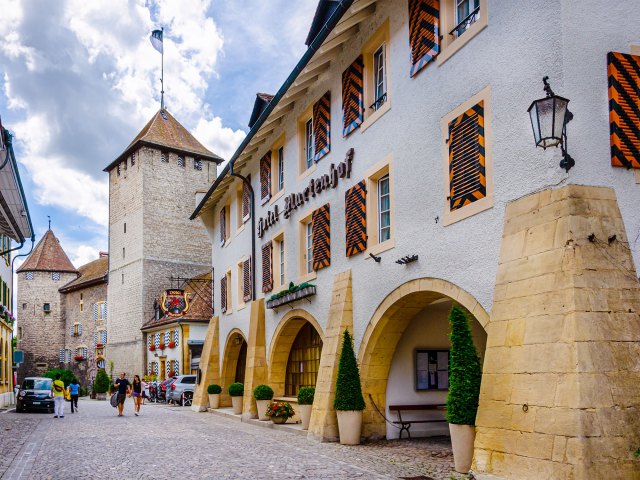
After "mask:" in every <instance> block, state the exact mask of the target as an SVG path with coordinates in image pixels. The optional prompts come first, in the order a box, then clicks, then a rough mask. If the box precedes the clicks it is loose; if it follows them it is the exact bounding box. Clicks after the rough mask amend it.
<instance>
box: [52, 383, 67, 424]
mask: <svg viewBox="0 0 640 480" xmlns="http://www.w3.org/2000/svg"><path fill="white" fill-rule="evenodd" d="M51 393H52V394H53V408H54V417H53V418H64V382H63V381H62V380H60V374H59V373H56V379H55V380H54V381H53V383H52V384H51Z"/></svg>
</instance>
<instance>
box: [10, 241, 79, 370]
mask: <svg viewBox="0 0 640 480" xmlns="http://www.w3.org/2000/svg"><path fill="white" fill-rule="evenodd" d="M17 274H18V304H17V305H16V311H17V313H18V349H19V350H22V351H23V352H24V363H22V364H21V365H20V369H19V371H18V379H19V380H22V379H23V378H24V377H25V376H32V375H42V374H43V373H45V372H46V371H47V370H49V369H52V368H59V367H60V358H59V352H60V349H61V348H64V344H65V322H64V318H63V312H62V310H63V309H62V305H61V296H60V292H59V291H58V289H59V288H60V287H61V286H63V285H65V284H67V283H69V282H70V281H72V280H74V279H76V278H77V277H78V271H77V270H76V269H75V267H74V266H73V264H72V263H71V261H70V260H69V257H67V254H66V253H65V252H64V250H63V249H62V247H61V246H60V241H59V240H58V239H57V238H56V236H55V235H54V234H53V232H52V231H51V230H47V232H46V233H45V234H44V236H43V237H42V239H41V240H40V241H39V242H38V244H37V245H36V247H35V248H34V250H33V252H31V255H29V257H28V258H27V260H26V261H25V262H24V263H23V264H22V266H21V267H20V268H19V269H18V272H17Z"/></svg>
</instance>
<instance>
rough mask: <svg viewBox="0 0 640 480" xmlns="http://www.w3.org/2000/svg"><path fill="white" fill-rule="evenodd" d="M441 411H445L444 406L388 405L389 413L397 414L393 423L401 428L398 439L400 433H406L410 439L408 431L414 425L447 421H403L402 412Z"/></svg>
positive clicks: (444, 420)
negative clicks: (396, 419)
mask: <svg viewBox="0 0 640 480" xmlns="http://www.w3.org/2000/svg"><path fill="white" fill-rule="evenodd" d="M434 410H435V411H442V412H444V411H445V410H446V405H445V404H426V405H425V404H422V405H389V411H390V412H396V413H397V414H398V421H395V422H393V423H397V424H399V425H400V426H401V428H400V438H402V432H407V436H408V437H409V438H411V432H410V431H409V429H410V428H411V425H412V424H414V423H438V422H446V421H447V420H446V419H444V418H442V419H429V420H403V419H402V412H422V411H434Z"/></svg>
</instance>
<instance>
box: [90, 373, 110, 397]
mask: <svg viewBox="0 0 640 480" xmlns="http://www.w3.org/2000/svg"><path fill="white" fill-rule="evenodd" d="M109 385H111V379H110V378H109V375H107V372H106V371H105V369H104V368H101V369H100V370H98V373H97V374H96V379H95V381H94V382H93V391H94V392H96V393H107V390H109Z"/></svg>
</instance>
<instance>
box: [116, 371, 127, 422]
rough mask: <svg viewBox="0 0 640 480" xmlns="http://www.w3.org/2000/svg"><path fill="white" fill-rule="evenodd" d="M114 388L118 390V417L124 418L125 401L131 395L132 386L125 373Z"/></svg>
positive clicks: (117, 380)
mask: <svg viewBox="0 0 640 480" xmlns="http://www.w3.org/2000/svg"><path fill="white" fill-rule="evenodd" d="M114 386H115V387H116V388H117V389H118V416H119V417H122V416H124V414H123V413H122V411H123V410H124V401H125V400H126V399H127V395H130V392H131V384H130V383H129V380H127V379H126V378H125V373H124V372H122V373H121V374H120V377H119V378H117V379H116V381H115V382H114Z"/></svg>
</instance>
